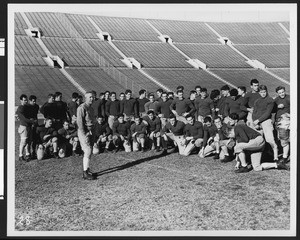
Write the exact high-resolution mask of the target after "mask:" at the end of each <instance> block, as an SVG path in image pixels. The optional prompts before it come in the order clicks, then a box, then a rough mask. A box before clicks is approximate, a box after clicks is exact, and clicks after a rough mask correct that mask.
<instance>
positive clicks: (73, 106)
mask: <svg viewBox="0 0 300 240" xmlns="http://www.w3.org/2000/svg"><path fill="white" fill-rule="evenodd" d="M77 107H78V105H77V103H76V102H74V101H71V102H69V103H68V113H69V116H70V117H72V116H76V115H77Z"/></svg>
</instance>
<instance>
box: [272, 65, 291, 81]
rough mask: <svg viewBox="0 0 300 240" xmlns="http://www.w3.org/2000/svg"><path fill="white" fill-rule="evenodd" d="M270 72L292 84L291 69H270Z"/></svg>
mask: <svg viewBox="0 0 300 240" xmlns="http://www.w3.org/2000/svg"><path fill="white" fill-rule="evenodd" d="M268 70H269V71H270V72H272V73H274V74H276V75H277V76H279V77H281V78H283V79H284V80H286V81H288V82H290V69H289V68H277V69H272V68H271V69H268Z"/></svg>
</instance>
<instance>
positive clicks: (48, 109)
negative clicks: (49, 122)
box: [40, 102, 57, 118]
mask: <svg viewBox="0 0 300 240" xmlns="http://www.w3.org/2000/svg"><path fill="white" fill-rule="evenodd" d="M40 112H41V113H42V114H43V115H44V118H56V117H57V114H56V104H55V103H54V102H53V103H48V102H46V103H45V104H44V105H43V106H42V107H41V109H40Z"/></svg>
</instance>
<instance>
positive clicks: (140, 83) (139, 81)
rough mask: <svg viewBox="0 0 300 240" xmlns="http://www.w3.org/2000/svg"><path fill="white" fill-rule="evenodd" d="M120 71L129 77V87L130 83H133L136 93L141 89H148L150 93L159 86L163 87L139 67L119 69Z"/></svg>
mask: <svg viewBox="0 0 300 240" xmlns="http://www.w3.org/2000/svg"><path fill="white" fill-rule="evenodd" d="M119 71H120V72H122V73H123V74H124V75H126V76H127V77H128V84H127V87H130V85H131V84H133V89H134V90H135V91H134V92H135V93H138V91H139V90H141V89H145V90H147V92H148V93H150V92H156V90H157V89H158V88H161V87H160V86H158V85H156V84H155V83H154V82H152V81H151V80H149V79H148V78H147V77H146V76H145V75H143V74H142V73H140V72H139V70H138V69H119ZM161 83H163V82H161Z"/></svg>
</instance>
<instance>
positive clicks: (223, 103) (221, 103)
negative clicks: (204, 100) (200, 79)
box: [217, 96, 230, 117]
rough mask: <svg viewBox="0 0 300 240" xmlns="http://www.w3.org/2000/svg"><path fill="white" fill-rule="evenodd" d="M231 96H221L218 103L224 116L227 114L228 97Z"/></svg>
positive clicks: (220, 112) (220, 113)
mask: <svg viewBox="0 0 300 240" xmlns="http://www.w3.org/2000/svg"><path fill="white" fill-rule="evenodd" d="M228 98H230V97H223V96H222V97H221V98H220V99H219V101H218V103H217V108H219V112H218V114H219V115H222V116H223V117H224V116H225V103H226V101H227V99H228Z"/></svg>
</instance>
